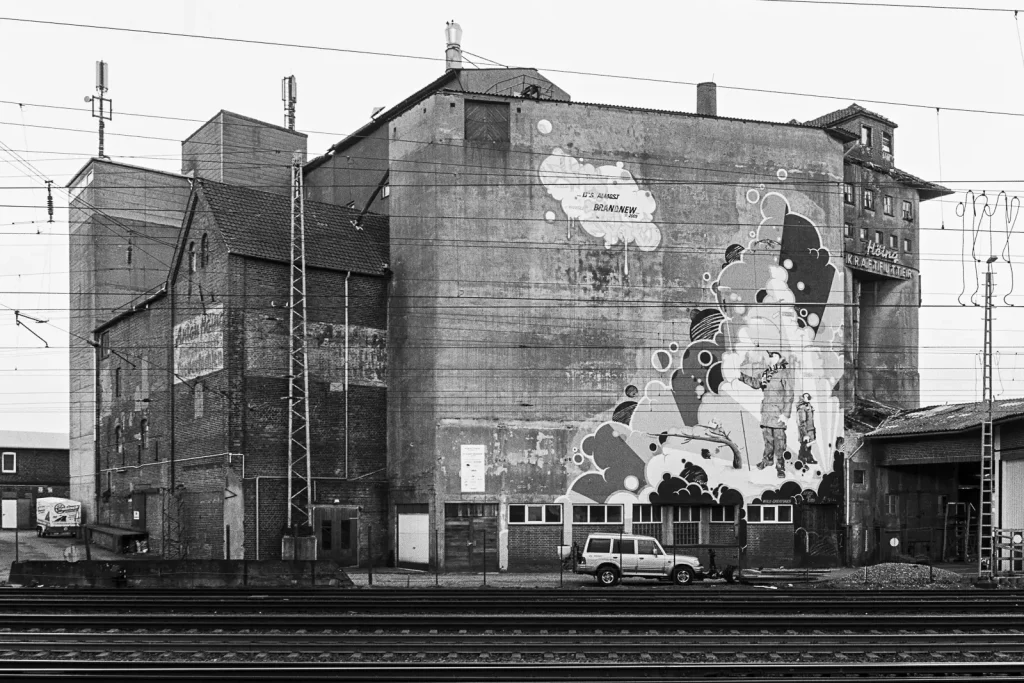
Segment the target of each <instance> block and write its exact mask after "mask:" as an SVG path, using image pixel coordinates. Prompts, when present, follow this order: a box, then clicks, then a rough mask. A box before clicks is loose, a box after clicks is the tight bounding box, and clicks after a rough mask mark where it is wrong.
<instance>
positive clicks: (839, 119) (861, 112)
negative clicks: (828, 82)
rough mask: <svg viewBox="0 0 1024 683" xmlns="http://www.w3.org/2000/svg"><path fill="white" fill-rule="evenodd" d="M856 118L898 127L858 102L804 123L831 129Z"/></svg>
mask: <svg viewBox="0 0 1024 683" xmlns="http://www.w3.org/2000/svg"><path fill="white" fill-rule="evenodd" d="M856 116H870V117H871V118H873V119H878V120H879V121H881V122H882V123H885V124H886V125H889V126H892V127H893V128H896V127H897V126H896V123H895V122H893V121H890V120H889V119H887V118H885V117H884V116H882V115H881V114H876V113H875V112H873V111H871V110H870V109H865V108H864V107H862V106H860V105H859V104H857V103H856V102H854V103H853V104H851V105H850V106H849V107H846V108H845V109H837V110H836V111H833V112H830V113H828V114H825V115H824V116H819V117H818V118H816V119H811V120H810V121H805V122H804V123H805V125H808V126H821V127H826V128H831V127H832V126H838V125H839V124H840V123H844V122H846V121H849V120H850V119H852V118H854V117H856Z"/></svg>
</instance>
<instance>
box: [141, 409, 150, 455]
mask: <svg viewBox="0 0 1024 683" xmlns="http://www.w3.org/2000/svg"><path fill="white" fill-rule="evenodd" d="M139 441H140V442H141V443H142V449H143V450H145V449H146V448H148V447H149V419H148V418H145V417H144V418H142V420H140V421H139Z"/></svg>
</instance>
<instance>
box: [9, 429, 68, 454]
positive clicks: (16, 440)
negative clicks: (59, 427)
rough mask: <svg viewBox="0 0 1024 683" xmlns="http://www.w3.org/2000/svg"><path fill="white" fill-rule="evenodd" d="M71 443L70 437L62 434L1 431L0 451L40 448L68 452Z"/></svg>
mask: <svg viewBox="0 0 1024 683" xmlns="http://www.w3.org/2000/svg"><path fill="white" fill-rule="evenodd" d="M69 443H70V441H69V438H68V435H67V434H64V433H60V432H22V431H0V449H12V448H14V449H17V448H38V449H43V450H52V451H66V450H68V448H69Z"/></svg>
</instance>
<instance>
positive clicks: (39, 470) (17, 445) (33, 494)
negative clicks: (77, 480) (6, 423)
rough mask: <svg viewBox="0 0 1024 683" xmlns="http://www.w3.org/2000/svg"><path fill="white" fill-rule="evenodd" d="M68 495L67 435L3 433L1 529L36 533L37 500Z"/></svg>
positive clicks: (0, 433)
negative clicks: (28, 530) (33, 530)
mask: <svg viewBox="0 0 1024 683" xmlns="http://www.w3.org/2000/svg"><path fill="white" fill-rule="evenodd" d="M69 494H70V477H69V471H68V437H67V435H65V434H55V433H50V432H13V431H0V505H2V515H3V517H2V524H0V528H4V529H13V528H15V527H17V528H19V529H34V528H35V525H36V513H35V507H36V506H35V502H36V499H37V498H44V497H47V496H57V497H60V498H67V497H68V496H69Z"/></svg>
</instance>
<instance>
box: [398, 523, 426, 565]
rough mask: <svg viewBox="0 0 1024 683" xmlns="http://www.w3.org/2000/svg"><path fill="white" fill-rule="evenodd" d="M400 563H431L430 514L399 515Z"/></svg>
mask: <svg viewBox="0 0 1024 683" xmlns="http://www.w3.org/2000/svg"><path fill="white" fill-rule="evenodd" d="M398 563H399V564H400V565H401V564H416V565H423V566H426V565H427V564H429V563H430V515H426V514H408V515H403V514H399V515H398Z"/></svg>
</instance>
